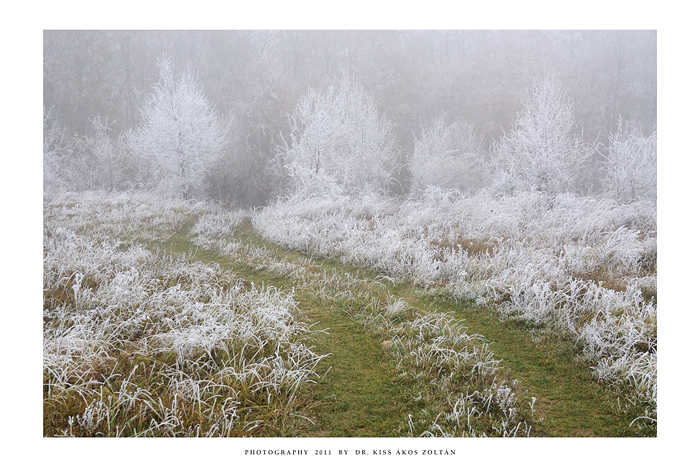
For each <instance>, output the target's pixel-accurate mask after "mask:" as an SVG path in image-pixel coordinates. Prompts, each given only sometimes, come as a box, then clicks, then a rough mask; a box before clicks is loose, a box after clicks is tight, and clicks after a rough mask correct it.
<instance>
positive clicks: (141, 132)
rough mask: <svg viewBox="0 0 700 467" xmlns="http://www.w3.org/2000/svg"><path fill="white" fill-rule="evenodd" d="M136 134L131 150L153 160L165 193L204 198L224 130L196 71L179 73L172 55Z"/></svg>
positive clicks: (157, 181)
mask: <svg viewBox="0 0 700 467" xmlns="http://www.w3.org/2000/svg"><path fill="white" fill-rule="evenodd" d="M160 66H161V70H160V81H159V82H158V83H156V84H155V86H154V94H153V96H152V98H151V100H150V101H149V102H148V104H147V105H146V107H145V108H144V109H143V110H142V115H143V123H142V125H141V126H140V127H139V128H138V129H137V130H136V131H135V132H133V133H132V134H131V138H130V145H131V147H132V150H133V151H134V152H136V154H137V155H138V156H140V157H141V158H142V160H143V161H144V163H146V164H150V171H151V176H152V180H153V183H154V184H155V185H156V186H157V187H158V188H159V190H161V191H162V192H163V193H164V194H166V195H168V196H173V197H179V198H184V199H187V198H201V196H202V195H203V194H204V188H205V187H204V182H205V176H206V173H207V170H208V169H209V167H210V165H211V164H212V163H213V162H214V161H216V160H217V158H218V157H219V156H220V155H221V152H222V151H223V149H224V147H225V143H226V140H225V132H224V130H223V128H222V125H221V123H220V121H219V119H218V116H217V114H216V112H215V111H214V108H213V106H212V105H211V104H210V103H209V101H208V100H207V99H206V98H205V97H204V95H203V93H202V90H201V86H200V85H199V83H198V82H197V79H196V77H195V76H194V73H193V72H192V71H191V70H188V71H186V72H184V73H182V74H181V75H180V76H175V74H174V72H173V70H172V65H171V63H170V62H169V61H168V60H163V61H162V62H161V63H160Z"/></svg>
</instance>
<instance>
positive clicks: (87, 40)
mask: <svg viewBox="0 0 700 467" xmlns="http://www.w3.org/2000/svg"><path fill="white" fill-rule="evenodd" d="M655 124H656V35H655V33H654V32H653V31H46V32H45V34H44V189H45V192H46V193H54V192H60V191H65V190H90V189H107V190H120V189H153V190H159V191H160V192H162V193H164V194H167V195H169V196H178V197H184V198H197V199H200V198H212V199H217V200H221V201H226V202H236V203H239V204H243V205H263V204H266V203H267V202H268V201H269V200H270V199H271V198H272V197H275V196H278V195H283V194H285V193H288V192H289V191H290V190H292V189H297V190H298V189H314V190H319V189H339V190H343V191H357V190H365V189H372V190H379V191H384V192H386V193H389V194H395V195H397V194H403V195H405V194H409V193H415V192H420V191H421V190H422V189H425V187H428V186H439V187H441V188H445V189H457V190H460V191H465V192H470V191H476V190H480V189H489V190H492V191H494V193H501V194H507V193H512V192H513V191H518V190H532V189H534V190H538V191H543V192H554V191H556V192H561V191H571V192H576V193H586V194H588V193H594V192H595V193H605V194H608V195H610V196H615V197H618V198H625V199H636V198H639V197H648V196H652V195H651V193H652V192H653V196H655V176H656V171H655V170H656V164H655V158H656V139H655V138H656V136H655ZM630 160H632V162H630ZM640 161H643V163H640ZM652 164H653V170H652Z"/></svg>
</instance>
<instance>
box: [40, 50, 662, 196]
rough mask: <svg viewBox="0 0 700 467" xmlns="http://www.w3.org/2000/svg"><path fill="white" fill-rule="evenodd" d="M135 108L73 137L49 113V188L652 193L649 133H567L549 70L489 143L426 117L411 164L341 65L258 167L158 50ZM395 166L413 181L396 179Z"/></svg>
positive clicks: (180, 192) (236, 129)
mask: <svg viewBox="0 0 700 467" xmlns="http://www.w3.org/2000/svg"><path fill="white" fill-rule="evenodd" d="M141 114H142V120H141V123H140V125H138V126H137V127H136V128H135V129H133V130H129V131H126V132H121V133H120V134H119V135H118V136H117V137H113V135H110V133H111V132H112V130H111V123H110V122H106V121H104V120H101V119H99V118H95V119H93V120H92V129H93V130H92V134H91V135H89V136H82V137H76V138H72V139H71V138H68V137H67V134H66V131H65V129H62V128H61V125H60V123H59V122H58V121H57V120H56V119H55V118H54V116H52V115H51V112H48V113H47V114H46V115H45V122H44V130H45V138H44V139H45V143H44V153H45V167H44V171H45V190H46V191H47V193H48V192H51V191H56V190H65V189H75V190H84V189H95V188H103V189H110V190H111V189H124V188H146V189H154V190H158V191H159V192H161V193H163V194H165V195H168V196H175V197H180V198H185V199H189V198H197V199H201V198H204V197H210V198H215V199H220V200H225V201H236V199H234V198H235V194H239V198H240V197H242V196H241V195H240V192H241V191H243V190H245V187H246V186H249V185H250V181H251V180H258V181H262V183H265V184H268V185H269V186H270V187H269V188H268V191H269V193H271V194H272V193H274V194H285V193H289V192H290V191H291V190H299V189H305V190H309V189H312V190H321V189H329V188H330V189H338V190H342V191H345V192H359V191H363V190H372V191H382V192H386V193H393V194H398V193H401V192H404V193H405V192H407V191H408V190H411V191H413V192H420V191H422V190H424V189H425V188H427V187H430V186H437V187H440V188H444V189H456V190H460V191H462V192H475V191H477V190H480V189H489V190H491V191H493V192H494V193H497V194H512V193H514V192H516V191H529V190H537V191H541V192H546V193H561V192H574V193H581V194H589V193H592V192H601V193H603V194H605V195H607V196H613V197H615V198H617V199H620V200H623V201H633V200H635V199H640V198H653V197H655V196H656V139H655V138H656V136H655V133H654V132H650V133H648V134H645V133H643V132H642V130H641V129H639V128H638V127H630V128H626V129H625V128H622V125H621V126H620V128H618V130H617V131H616V132H615V133H614V134H612V135H611V137H610V138H609V144H608V145H607V147H605V148H601V147H600V145H599V144H594V143H590V142H585V141H584V140H583V138H582V137H581V135H580V134H578V133H575V131H574V130H575V127H576V120H575V118H574V113H573V104H572V102H571V100H570V99H569V98H568V97H567V95H566V93H565V92H564V91H563V89H562V86H561V83H560V81H558V80H556V79H554V78H552V77H550V76H548V77H545V78H544V79H543V80H541V81H539V82H536V83H535V85H534V87H533V89H532V90H531V91H530V92H529V93H528V94H527V95H526V96H525V97H524V99H523V102H522V109H521V110H520V111H519V113H518V114H517V116H516V119H515V122H514V124H513V125H512V128H511V129H510V131H507V132H505V133H504V134H503V135H502V137H501V138H500V139H498V140H496V141H495V142H494V143H493V144H492V145H491V146H490V147H487V146H486V145H485V144H484V139H485V138H484V136H483V134H482V133H480V132H479V131H478V130H476V129H475V127H474V125H472V124H470V123H467V122H464V121H459V120H457V121H453V122H448V120H447V117H445V116H444V115H443V116H440V117H438V118H436V119H434V120H433V121H432V122H430V123H428V124H425V125H423V126H422V128H421V132H420V133H419V134H418V135H417V136H416V138H415V144H414V148H415V150H414V152H413V154H412V157H410V158H409V160H408V162H407V163H405V162H404V160H403V158H402V157H401V152H400V150H399V147H398V144H397V139H396V136H395V134H396V133H395V129H396V127H395V125H393V124H392V123H391V122H390V121H389V120H388V119H387V118H386V117H385V116H383V115H381V114H380V113H379V111H378V109H377V106H376V105H375V103H374V100H373V98H372V96H370V95H369V94H368V93H367V92H366V91H365V90H364V89H363V87H362V86H361V85H360V84H359V83H357V82H356V81H355V80H354V79H353V78H351V77H349V76H347V75H346V76H344V77H343V78H341V79H340V80H338V81H337V82H335V83H333V84H332V85H331V86H329V87H328V88H327V89H326V90H325V91H318V90H314V89H311V90H309V91H308V93H307V94H306V95H304V96H302V98H301V99H300V100H299V101H298V103H297V104H296V106H295V108H294V110H293V113H292V114H291V115H290V116H289V124H290V131H289V133H288V136H287V137H284V136H281V137H280V138H279V143H280V145H279V146H278V150H277V153H276V155H275V158H273V159H271V160H270V161H268V162H267V163H266V164H265V165H264V166H262V165H261V164H260V160H258V161H257V162H256V161H255V159H254V158H253V157H251V152H250V151H249V150H248V148H246V138H245V135H244V132H243V131H242V129H241V126H240V125H239V124H238V123H237V121H236V119H235V118H234V117H231V116H229V117H228V118H224V117H223V116H221V115H219V114H218V113H217V112H216V111H215V109H214V106H213V105H212V104H211V103H210V102H209V100H208V99H207V98H206V97H205V96H204V93H203V90H202V86H201V85H200V84H199V82H198V79H197V77H196V75H195V73H194V71H193V70H192V69H189V70H186V71H184V72H182V73H180V74H179V75H176V74H175V72H174V71H173V66H172V62H171V61H170V60H168V59H164V60H162V61H161V63H160V79H159V81H158V82H157V83H156V84H155V86H154V88H153V93H152V95H151V98H150V100H149V101H148V102H147V103H146V105H145V106H144V107H143V108H142V109H141ZM402 171H405V172H407V173H408V174H410V176H409V177H408V180H409V183H410V184H406V183H404V184H402V183H401V179H402ZM601 173H602V174H603V178H602V179H601V177H600V174H601ZM601 180H602V182H601ZM232 194H234V196H232ZM243 196H245V193H243ZM238 201H240V199H239V200H238Z"/></svg>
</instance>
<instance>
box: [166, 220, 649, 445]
mask: <svg viewBox="0 0 700 467" xmlns="http://www.w3.org/2000/svg"><path fill="white" fill-rule="evenodd" d="M190 240H191V238H190V237H189V236H188V234H187V229H182V231H181V232H180V233H178V234H176V235H174V236H173V237H172V238H171V239H170V240H169V244H168V245H169V246H168V249H169V250H171V251H174V252H188V251H190V252H194V253H193V259H197V260H201V261H205V262H210V261H211V262H217V263H219V264H221V265H222V266H223V267H228V268H232V269H234V270H235V271H236V272H237V273H238V274H239V275H240V276H241V277H243V278H245V280H247V281H251V282H255V283H256V284H261V283H264V284H265V285H268V286H274V287H277V288H279V289H282V290H291V289H292V288H293V287H294V288H296V295H295V298H296V299H297V300H298V302H299V309H300V310H301V311H302V312H303V314H304V316H305V317H306V319H308V320H309V321H310V322H313V323H316V324H315V325H314V327H313V329H316V330H324V331H325V333H320V334H318V335H317V336H316V337H315V346H316V351H317V352H318V353H319V354H328V356H327V357H326V358H324V359H323V360H322V362H321V365H320V367H319V368H318V373H319V374H320V375H323V377H322V378H321V380H320V381H319V383H318V384H316V385H314V386H312V387H309V388H307V389H306V390H304V391H303V392H302V393H301V394H300V395H299V399H300V402H301V403H302V404H303V405H304V406H306V407H307V408H308V413H307V416H309V417H310V418H311V419H313V422H314V423H313V424H311V423H309V424H308V425H305V426H304V428H303V429H301V432H299V433H298V436H316V437H387V436H405V433H406V421H407V420H406V419H407V416H408V414H409V413H416V412H419V411H420V409H421V407H422V405H421V404H422V403H418V402H416V398H415V397H414V396H415V394H413V393H411V389H410V388H408V387H406V385H405V384H404V385H402V384H401V383H400V381H399V375H398V373H397V371H396V365H395V363H394V362H392V361H391V359H390V357H389V355H388V352H387V351H386V350H385V349H384V348H383V346H382V339H381V336H378V335H377V334H376V333H373V332H372V331H371V330H368V329H366V328H365V327H363V325H362V323H361V322H359V321H358V320H357V319H355V318H353V317H352V316H351V313H350V312H349V307H351V305H349V304H348V303H347V300H344V299H342V298H338V299H336V300H334V299H328V298H324V299H319V298H318V297H317V296H315V295H314V294H311V293H306V292H305V291H304V290H300V288H299V285H300V284H298V283H294V282H293V281H291V280H290V279H289V278H288V277H285V276H284V275H283V274H276V273H274V272H271V271H267V270H263V269H258V268H253V267H250V266H249V265H245V264H242V263H240V262H237V261H235V260H230V259H227V258H225V257H223V256H219V255H217V254H215V253H213V252H210V251H207V250H202V249H197V248H196V247H195V246H194V245H193V244H192V243H191V242H190ZM237 240H239V241H241V242H243V243H247V244H252V245H255V246H257V247H262V248H265V250H266V251H267V253H268V254H271V255H274V257H276V258H278V259H279V260H281V261H287V262H291V263H304V264H307V265H308V264H312V265H313V267H314V268H316V270H318V271H325V272H326V273H328V274H331V273H332V274H339V275H344V274H351V275H353V276H356V277H360V278H369V279H371V278H374V277H376V275H377V272H376V271H370V270H367V269H363V268H357V267H349V266H347V265H342V264H340V263H338V262H334V261H330V260H324V259H318V258H312V257H310V256H308V255H304V254H301V253H298V252H292V251H288V250H285V249H283V248H281V247H279V246H277V245H275V244H272V243H269V242H267V241H265V240H264V239H262V238H261V237H260V236H259V235H258V234H257V233H256V232H255V231H254V230H253V229H252V226H251V225H250V224H249V223H248V224H245V225H243V226H242V227H241V229H240V231H239V232H238V234H237ZM387 293H390V294H391V295H393V297H394V298H397V299H402V300H404V301H406V302H407V303H408V304H410V305H411V306H413V307H415V308H419V309H426V310H427V309H431V310H436V311H439V312H452V313H453V314H454V317H455V318H458V319H460V320H463V324H464V325H465V326H466V327H467V328H468V330H469V334H475V333H476V334H480V335H482V336H484V337H485V338H486V339H487V340H488V341H489V342H491V345H490V348H491V350H493V351H494V353H495V355H496V358H497V359H499V360H502V363H501V367H503V368H505V369H506V371H507V372H508V375H509V377H510V378H511V379H513V380H516V379H517V380H518V381H520V390H519V394H518V397H519V398H525V399H526V400H528V401H529V400H531V398H533V397H534V398H536V403H535V417H536V418H541V419H542V420H541V421H539V422H538V423H537V424H535V426H534V428H533V430H532V432H531V435H532V436H542V437H550V436H562V437H589V436H593V437H620V436H635V433H634V432H633V431H632V430H631V429H630V428H629V414H627V415H623V414H621V412H620V410H618V409H617V407H618V404H619V401H618V398H617V396H616V395H615V394H614V393H613V392H612V391H611V390H610V389H608V388H606V387H604V386H602V385H600V384H599V383H598V382H596V381H595V379H594V377H593V375H592V374H591V372H590V369H589V368H588V365H586V364H585V363H583V362H580V361H579V360H578V359H577V358H576V356H575V349H574V344H573V343H572V342H570V341H566V340H564V339H561V338H559V337H557V336H555V335H552V334H550V333H547V332H545V331H543V330H541V329H527V328H526V327H524V326H523V325H519V324H515V323H508V322H502V321H501V320H500V319H499V318H498V317H497V316H496V314H495V313H494V312H492V311H490V310H487V309H483V308H479V307H474V306H472V305H470V304H468V303H467V304H464V303H462V304H456V303H455V302H454V301H452V300H451V299H450V298H448V297H441V296H439V295H435V294H430V293H427V292H426V291H423V290H420V289H415V288H413V287H412V286H411V285H410V284H397V285H393V286H388V287H387Z"/></svg>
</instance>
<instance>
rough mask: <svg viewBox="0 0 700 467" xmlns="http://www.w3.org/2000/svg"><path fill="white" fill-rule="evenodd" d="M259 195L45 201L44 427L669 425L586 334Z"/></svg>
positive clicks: (557, 430)
mask: <svg viewBox="0 0 700 467" xmlns="http://www.w3.org/2000/svg"><path fill="white" fill-rule="evenodd" d="M250 216H251V215H250V213H245V212H231V211H224V210H221V209H219V208H216V207H213V206H209V205H205V204H191V203H190V204H188V203H166V202H156V201H154V200H151V199H148V198H143V199H139V198H137V197H130V198H128V197H109V196H104V197H91V198H89V197H80V198H75V199H64V200H62V201H60V202H57V203H53V204H50V205H46V206H45V214H44V223H45V227H44V266H45V268H44V269H45V270H44V435H45V436H292V437H395V436H541V437H553V436H577V437H578V436H581V437H583V436H598V437H600V436H605V437H608V436H654V435H655V429H654V428H653V427H649V426H648V425H642V424H638V423H632V424H631V422H632V421H633V420H635V419H636V418H638V417H642V416H644V414H645V412H644V409H645V407H644V406H643V405H639V404H633V403H630V398H631V396H630V395H629V394H626V393H625V392H624V391H623V390H621V389H620V388H619V387H615V386H611V385H606V384H603V383H601V382H600V381H599V380H598V378H597V377H596V375H595V374H594V373H592V372H591V370H590V362H589V361H588V360H586V359H585V358H583V357H582V356H581V349H580V345H581V344H580V343H577V341H576V340H575V339H571V338H567V337H566V336H562V335H561V334H560V333H557V332H555V331H554V330H553V329H552V328H550V327H548V326H546V325H545V324H542V323H535V322H529V323H528V322H523V321H515V320H507V319H505V320H504V319H503V316H502V315H501V314H499V313H498V312H497V311H496V310H494V309H493V308H490V307H489V306H486V305H484V304H481V303H477V302H476V301H474V300H468V299H464V298H460V297H458V296H456V295H455V294H453V293H449V291H448V290H447V289H446V288H444V287H425V285H424V284H418V283H417V282H416V281H414V280H409V279H406V278H401V277H399V276H395V277H389V276H387V275H386V273H384V272H382V271H381V270H380V269H377V268H372V267H359V266H354V265H352V264H350V263H348V262H347V261H343V262H341V261H338V260H333V259H329V258H324V257H321V256H319V255H318V254H309V253H301V252H299V251H292V250H290V249H286V248H283V247H281V246H279V245H277V244H275V243H272V242H270V241H269V240H265V239H264V238H263V237H262V236H261V235H260V234H259V233H258V232H257V231H256V230H255V229H254V228H253V224H252V223H251V220H250Z"/></svg>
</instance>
